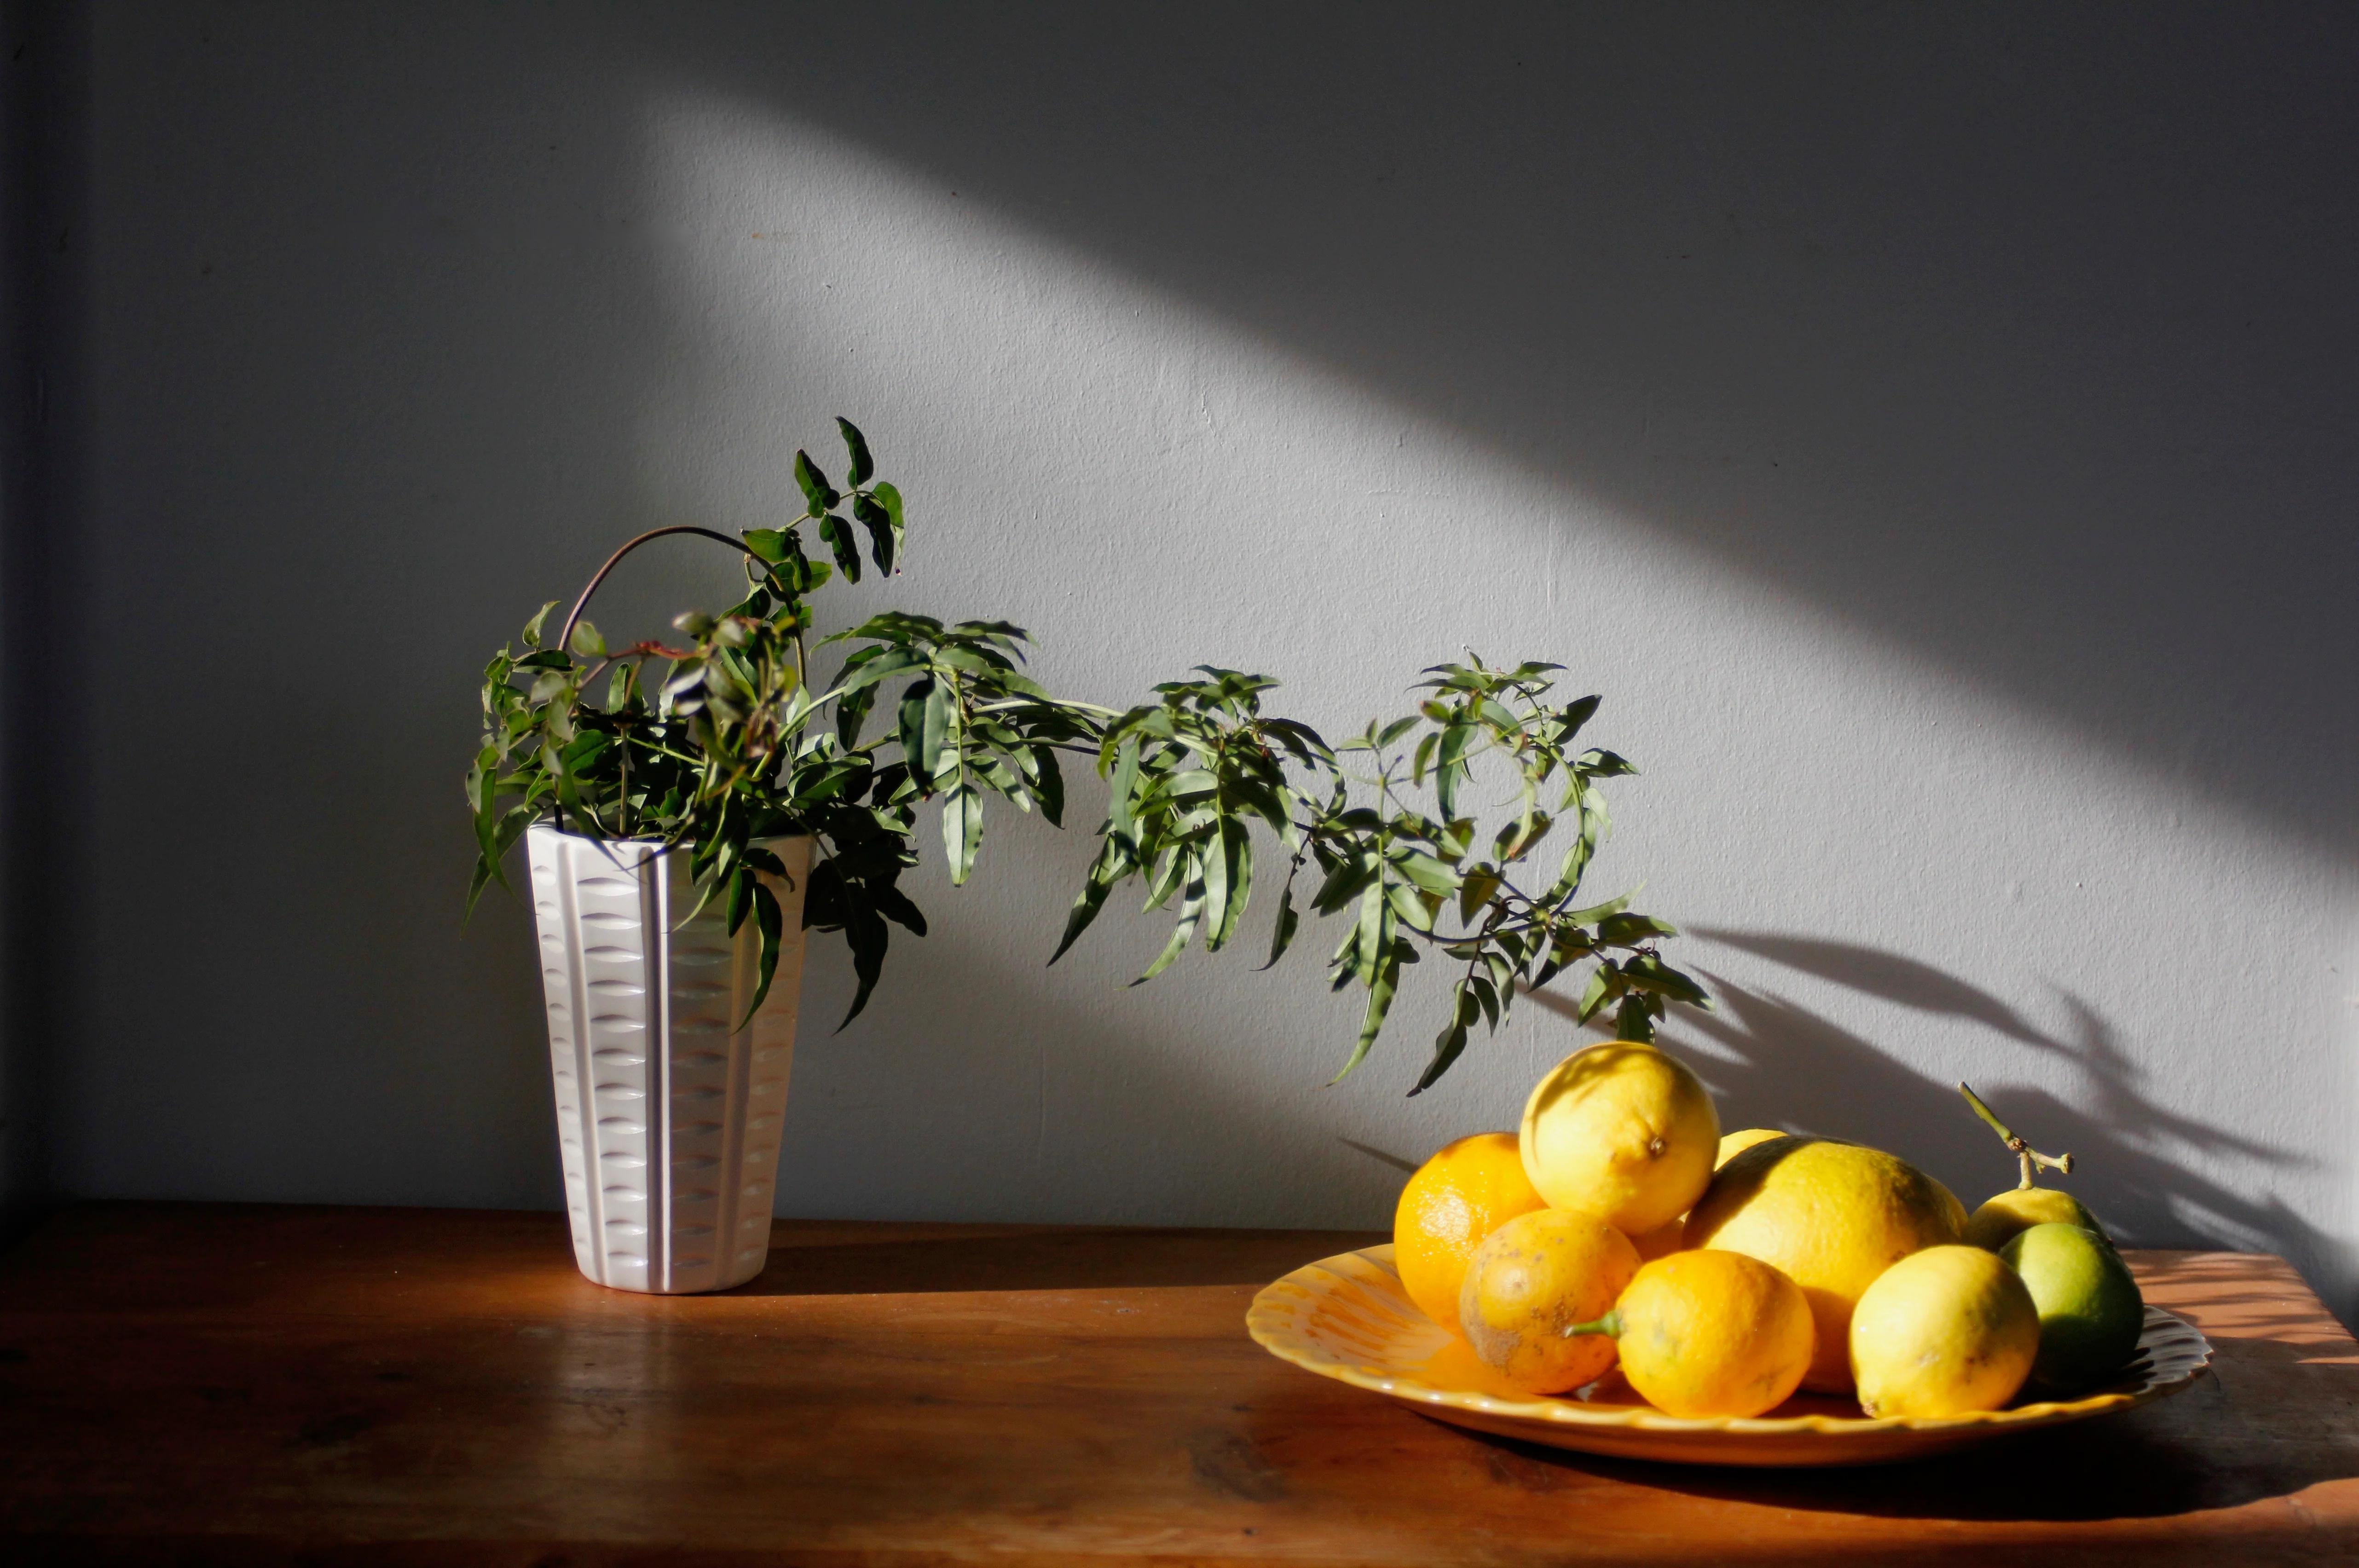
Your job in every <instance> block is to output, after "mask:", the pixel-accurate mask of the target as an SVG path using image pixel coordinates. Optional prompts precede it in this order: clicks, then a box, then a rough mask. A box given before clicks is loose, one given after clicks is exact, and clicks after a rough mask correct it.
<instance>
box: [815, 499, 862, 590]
mask: <svg viewBox="0 0 2359 1568" xmlns="http://www.w3.org/2000/svg"><path fill="white" fill-rule="evenodd" d="M819 536H820V537H821V539H823V540H825V541H826V542H827V548H828V553H829V554H831V555H832V556H833V557H835V564H836V567H837V568H838V569H840V570H841V571H842V572H843V580H844V581H846V582H858V581H859V580H860V546H859V543H858V542H857V541H856V540H854V539H853V536H852V524H849V523H846V522H845V521H844V520H843V518H841V517H838V516H837V515H836V514H834V513H832V512H831V513H829V514H827V515H826V516H824V517H822V518H821V519H820V520H819Z"/></svg>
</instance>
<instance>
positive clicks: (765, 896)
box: [737, 881, 856, 1029]
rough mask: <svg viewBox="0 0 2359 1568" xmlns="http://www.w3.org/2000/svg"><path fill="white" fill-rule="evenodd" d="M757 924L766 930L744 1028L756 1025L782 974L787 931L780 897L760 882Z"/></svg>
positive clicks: (741, 1023)
mask: <svg viewBox="0 0 2359 1568" xmlns="http://www.w3.org/2000/svg"><path fill="white" fill-rule="evenodd" d="M754 921H755V924H756V925H759V926H760V927H761V930H762V951H761V957H759V959H758V960H756V965H755V969H754V974H755V985H754V1000H753V1002H752V1003H751V1004H750V1005H749V1006H747V1008H746V1009H745V1017H743V1018H741V1019H739V1020H738V1021H737V1027H738V1028H740V1029H743V1028H745V1026H746V1025H747V1024H749V1023H751V1022H754V1015H755V1014H756V1013H757V1012H759V1011H762V1003H763V1002H764V1000H766V999H767V998H768V997H769V994H770V982H771V981H772V980H774V979H777V974H778V946H779V938H780V936H781V935H782V934H783V933H784V932H785V930H786V917H785V914H784V913H783V912H781V911H780V909H779V908H778V900H777V895H776V894H774V893H772V892H770V890H769V889H768V888H766V887H765V886H763V885H762V884H761V883H760V882H758V881H757V882H755V884H754ZM855 1011H856V1010H855Z"/></svg>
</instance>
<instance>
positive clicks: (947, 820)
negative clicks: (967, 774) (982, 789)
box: [942, 783, 983, 887]
mask: <svg viewBox="0 0 2359 1568" xmlns="http://www.w3.org/2000/svg"><path fill="white" fill-rule="evenodd" d="M982 842H983V796H982V795H981V794H980V793H979V792H978V791H977V790H976V789H975V787H974V786H973V784H965V783H960V784H952V785H951V787H950V788H949V789H948V790H946V791H944V792H943V794H942V852H943V853H944V854H946V855H948V856H949V857H950V865H951V886H952V887H958V886H961V885H962V884H964V882H965V881H966V879H967V876H968V874H969V873H970V872H972V871H973V870H974V852H975V850H976V849H977V848H978V847H980V846H981V844H982Z"/></svg>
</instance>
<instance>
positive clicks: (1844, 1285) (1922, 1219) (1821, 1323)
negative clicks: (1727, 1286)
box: [1543, 1137, 1966, 1394]
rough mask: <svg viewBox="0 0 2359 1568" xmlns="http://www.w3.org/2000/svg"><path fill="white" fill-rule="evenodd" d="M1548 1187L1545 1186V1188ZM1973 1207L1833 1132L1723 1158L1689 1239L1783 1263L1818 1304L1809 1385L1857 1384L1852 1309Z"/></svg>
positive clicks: (1951, 1231) (1955, 1227) (1960, 1224)
mask: <svg viewBox="0 0 2359 1568" xmlns="http://www.w3.org/2000/svg"><path fill="white" fill-rule="evenodd" d="M1545 1190H1546V1189H1543V1191H1545ZM1965 1223H1966V1214H1965V1210H1964V1208H1963V1207H1962V1206H1960V1205H1959V1203H1958V1200H1957V1199H1956V1198H1955V1197H1952V1196H1951V1194H1950V1189H1949V1188H1947V1187H1945V1186H1943V1185H1942V1184H1940V1183H1939V1182H1937V1181H1935V1180H1934V1179H1933V1178H1932V1177H1930V1176H1929V1175H1927V1174H1925V1173H1924V1172H1922V1171H1920V1170H1919V1169H1917V1167H1916V1166H1914V1165H1911V1164H1909V1163H1908V1162H1907V1161H1906V1160H1902V1159H1898V1158H1897V1157H1895V1156H1893V1155H1890V1154H1886V1153H1885V1152H1882V1151H1881V1150H1876V1149H1866V1148H1863V1147H1861V1146H1860V1145H1859V1144H1856V1143H1838V1142H1835V1141H1832V1140H1831V1139H1825V1138H1790V1137H1789V1138H1776V1139H1772V1140H1770V1141H1768V1142H1766V1143H1756V1144H1755V1145H1754V1146H1753V1147H1752V1148H1750V1149H1747V1150H1745V1152H1743V1153H1741V1154H1739V1155H1737V1156H1736V1158H1734V1159H1733V1160H1731V1161H1730V1162H1728V1163H1727V1164H1725V1165H1723V1166H1722V1167H1721V1168H1720V1169H1719V1171H1718V1172H1716V1173H1714V1174H1713V1176H1712V1185H1711V1186H1710V1187H1709V1188H1708V1189H1706V1191H1705V1193H1704V1195H1703V1196H1702V1197H1701V1198H1699V1199H1698V1200H1696V1206H1695V1208H1694V1209H1693V1210H1692V1211H1691V1212H1690V1214H1689V1215H1688V1228H1687V1244H1688V1245H1689V1246H1690V1247H1716V1248H1718V1249H1721V1250H1722V1251H1724V1252H1743V1253H1745V1254H1746V1255H1747V1256H1749V1257H1754V1258H1758V1259H1760V1260H1762V1261H1763V1262H1764V1263H1767V1264H1769V1265H1771V1266H1772V1267H1774V1268H1777V1269H1779V1270H1782V1271H1785V1273H1786V1274H1787V1276H1788V1278H1790V1279H1791V1280H1792V1281H1794V1282H1795V1283H1796V1284H1798V1285H1799V1286H1801V1288H1802V1294H1803V1296H1804V1297H1805V1298H1806V1299H1807V1300H1808V1301H1809V1302H1810V1316H1811V1318H1812V1319H1813V1320H1814V1321H1815V1323H1816V1324H1817V1327H1818V1345H1817V1348H1816V1350H1815V1351H1814V1352H1813V1354H1812V1355H1811V1357H1810V1371H1809V1372H1808V1373H1806V1374H1805V1375H1804V1376H1803V1379H1802V1386H1803V1387H1804V1388H1806V1389H1815V1390H1821V1391H1822V1392H1826V1393H1838V1394H1839V1393H1844V1392H1847V1391H1849V1390H1850V1389H1851V1386H1852V1374H1851V1314H1852V1308H1853V1306H1854V1304H1855V1303H1857V1302H1858V1301H1859V1298H1860V1292H1863V1291H1864V1290H1866V1289H1867V1287H1868V1286H1869V1285H1870V1284H1871V1283H1873V1282H1874V1281H1875V1278H1876V1276H1877V1275H1879V1274H1881V1273H1883V1272H1884V1271H1886V1269H1888V1268H1890V1267H1891V1266H1892V1265H1893V1264H1895V1263H1897V1262H1898V1261H1899V1260H1901V1259H1903V1258H1906V1257H1908V1255H1909V1254H1910V1253H1912V1252H1917V1251H1921V1250H1923V1249H1925V1248H1928V1247H1939V1246H1942V1245H1944V1244H1947V1243H1950V1242H1954V1241H1956V1240H1957V1239H1958V1236H1959V1233H1960V1232H1961V1231H1962V1230H1963V1229H1964V1227H1965Z"/></svg>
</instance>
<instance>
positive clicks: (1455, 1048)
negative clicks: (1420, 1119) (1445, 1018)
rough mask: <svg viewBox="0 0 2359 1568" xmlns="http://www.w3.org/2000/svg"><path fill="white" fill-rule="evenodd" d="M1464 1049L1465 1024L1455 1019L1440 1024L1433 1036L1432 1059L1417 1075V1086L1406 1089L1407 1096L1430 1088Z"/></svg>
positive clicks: (1412, 1095)
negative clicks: (1438, 1031) (1440, 1026)
mask: <svg viewBox="0 0 2359 1568" xmlns="http://www.w3.org/2000/svg"><path fill="white" fill-rule="evenodd" d="M1465 1049H1466V1025H1465V1024H1464V1023H1462V1022H1459V1021H1457V1020H1456V1019H1452V1020H1451V1022H1448V1023H1446V1024H1444V1025H1442V1029H1441V1033H1439V1034H1437V1035H1435V1036H1434V1037H1433V1060H1431V1061H1430V1062H1428V1063H1427V1064H1426V1065H1425V1071H1424V1072H1423V1073H1422V1074H1420V1075H1419V1077H1418V1080H1417V1087H1415V1088H1413V1089H1411V1090H1409V1091H1408V1094H1409V1098H1411V1099H1415V1098H1417V1097H1418V1096H1419V1095H1421V1094H1423V1093H1424V1092H1425V1091H1426V1090H1428V1089H1430V1088H1431V1087H1433V1086H1434V1083H1435V1081H1436V1080H1437V1079H1439V1078H1440V1076H1441V1075H1442V1074H1444V1073H1446V1072H1448V1071H1450V1066H1451V1063H1453V1062H1455V1061H1457V1060H1458V1058H1459V1056H1460V1055H1461V1054H1463V1053H1464V1051H1465Z"/></svg>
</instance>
